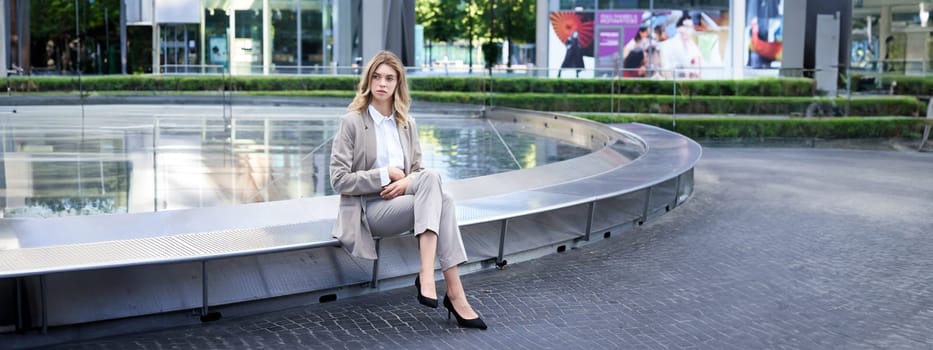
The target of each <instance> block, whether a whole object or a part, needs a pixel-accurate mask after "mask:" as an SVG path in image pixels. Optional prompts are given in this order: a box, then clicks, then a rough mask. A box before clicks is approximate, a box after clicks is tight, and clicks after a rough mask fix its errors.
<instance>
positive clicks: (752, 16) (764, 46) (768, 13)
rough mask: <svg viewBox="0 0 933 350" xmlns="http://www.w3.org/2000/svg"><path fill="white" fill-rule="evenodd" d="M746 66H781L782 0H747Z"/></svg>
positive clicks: (782, 41) (782, 34) (782, 43)
mask: <svg viewBox="0 0 933 350" xmlns="http://www.w3.org/2000/svg"><path fill="white" fill-rule="evenodd" d="M747 6H748V7H747V12H748V13H747V17H746V23H748V27H747V28H746V33H748V34H747V35H748V36H747V38H748V63H747V65H748V67H751V68H757V69H771V68H780V67H781V57H782V55H783V52H784V0H748V5H747Z"/></svg>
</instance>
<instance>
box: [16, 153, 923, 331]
mask: <svg viewBox="0 0 933 350" xmlns="http://www.w3.org/2000/svg"><path fill="white" fill-rule="evenodd" d="M704 152H705V153H704V156H703V159H702V160H701V161H700V164H699V165H698V166H697V168H696V173H695V177H696V193H695V195H694V197H693V198H692V199H691V200H690V201H688V202H687V203H686V204H685V205H683V206H681V207H678V208H677V209H675V210H674V211H673V212H671V213H669V214H667V215H664V216H662V217H661V218H659V219H657V220H655V221H651V222H649V223H647V224H646V225H645V226H642V227H639V228H637V229H636V230H634V231H628V232H620V233H615V232H614V233H613V236H612V238H611V239H609V240H607V241H604V242H601V243H599V244H595V245H591V246H588V247H585V248H581V249H577V250H571V251H568V252H565V253H560V254H553V255H550V256H547V257H544V258H541V259H538V260H535V261H532V262H527V263H521V264H515V265H510V266H509V268H508V269H506V270H504V271H495V270H490V271H484V272H480V273H476V274H472V275H468V276H465V277H464V283H465V285H466V286H467V288H468V293H470V294H471V297H472V299H471V303H472V304H473V305H474V307H475V308H476V309H477V310H478V311H479V312H480V313H481V314H482V316H483V318H484V319H485V320H486V322H487V323H488V324H489V326H490V328H489V330H487V331H477V330H465V329H460V328H457V326H456V323H455V321H450V322H448V321H446V311H443V309H436V310H435V309H428V308H425V307H423V306H420V305H419V304H418V303H417V301H416V300H415V297H414V288H403V289H400V290H394V291H389V292H384V293H379V294H373V295H367V296H362V297H358V298H352V299H344V300H339V301H335V302H331V303H325V304H314V305H309V306H305V307H299V308H292V309H287V310H283V311H275V312H270V313H266V314H260V315H254V316H248V317H241V318H232V317H228V318H224V319H221V320H219V321H216V322H213V323H208V324H203V325H198V326H193V327H184V328H176V329H168V330H163V331H157V332H151V333H144V334H129V335H122V336H117V337H112V338H105V339H99V340H94V341H87V342H82V343H73V344H65V345H60V346H58V347H57V348H62V349H65V348H69V349H70V348H78V349H164V348H178V349H188V348H196V349H223V348H236V349H244V348H274V349H280V348H309V349H379V348H387V349H403V348H408V349H410V348H448V349H467V348H477V349H620V348H632V349H642V348H644V349H682V348H684V349H835V348H838V349H876V348H884V349H919V348H931V347H933V154H931V153H918V152H915V151H914V152H892V151H869V150H837V149H772V148H740V149H732V148H706V149H705V150H704ZM438 286H439V293H440V294H441V295H443V283H439V284H438ZM52 331H53V332H54V331H55V330H54V329H53V330H52ZM0 348H2V344H0Z"/></svg>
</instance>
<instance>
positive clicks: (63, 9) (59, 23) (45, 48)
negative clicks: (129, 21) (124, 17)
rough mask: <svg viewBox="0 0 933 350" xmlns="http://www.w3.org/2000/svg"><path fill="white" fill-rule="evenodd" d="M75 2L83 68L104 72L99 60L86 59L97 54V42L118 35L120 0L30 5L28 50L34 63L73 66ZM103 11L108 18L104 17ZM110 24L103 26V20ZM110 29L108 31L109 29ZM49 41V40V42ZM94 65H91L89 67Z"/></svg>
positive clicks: (51, 0)
mask: <svg viewBox="0 0 933 350" xmlns="http://www.w3.org/2000/svg"><path fill="white" fill-rule="evenodd" d="M76 3H77V5H78V24H79V26H80V28H78V29H79V36H80V44H81V51H82V54H81V57H82V60H81V65H82V67H81V69H82V71H92V70H96V71H97V72H103V68H102V67H101V65H100V64H99V63H98V62H99V60H98V61H95V60H91V59H89V58H90V57H91V56H92V54H96V45H97V44H98V43H100V44H101V45H102V46H104V47H106V43H104V39H105V38H107V37H108V36H109V38H110V39H111V41H113V39H114V38H118V37H119V36H118V35H119V23H120V22H119V14H120V0H77V1H75V0H46V1H43V2H42V4H41V6H37V5H38V4H36V3H34V4H33V5H32V6H30V21H29V24H30V27H29V28H30V29H29V30H30V35H31V37H32V38H31V43H30V45H31V50H32V53H33V54H32V55H31V57H30V60H31V62H30V64H31V65H32V66H33V67H50V66H51V67H54V68H56V69H59V70H71V69H75V67H74V66H73V65H74V64H75V62H76V58H77V56H72V55H76V52H73V51H74V46H75V45H74V44H75V4H76ZM105 12H106V13H107V15H108V16H109V19H108V20H106V21H105V18H104V15H105ZM105 23H106V24H108V25H109V28H105V25H104V24H105ZM108 32H109V33H108ZM50 43H51V44H50ZM92 67H93V69H92Z"/></svg>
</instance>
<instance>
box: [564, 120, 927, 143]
mask: <svg viewBox="0 0 933 350" xmlns="http://www.w3.org/2000/svg"><path fill="white" fill-rule="evenodd" d="M579 116H580V117H583V118H587V119H591V120H594V121H599V122H603V123H630V122H638V123H642V124H648V125H654V126H657V127H661V128H664V129H667V130H671V131H676V132H678V133H681V134H683V135H685V136H687V137H690V138H692V139H696V140H715V139H735V138H740V139H766V138H820V139H852V138H895V137H904V138H911V137H917V136H918V135H919V134H920V133H922V131H923V125H924V122H923V120H922V119H919V118H905V117H893V118H882V117H872V118H867V117H866V118H821V119H813V118H791V119H769V118H754V117H751V118H729V117H691V118H677V120H676V126H675V123H674V122H673V119H672V118H671V117H659V116H618V115H617V116H609V115H586V114H583V115H579Z"/></svg>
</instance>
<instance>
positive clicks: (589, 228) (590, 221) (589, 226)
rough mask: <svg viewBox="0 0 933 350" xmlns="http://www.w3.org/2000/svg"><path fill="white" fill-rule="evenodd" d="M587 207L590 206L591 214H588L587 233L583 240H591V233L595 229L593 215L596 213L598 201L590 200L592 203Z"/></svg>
mask: <svg viewBox="0 0 933 350" xmlns="http://www.w3.org/2000/svg"><path fill="white" fill-rule="evenodd" d="M587 207H588V211H589V215H587V216H586V234H585V235H583V240H585V241H589V240H590V233H591V232H592V229H593V217H594V216H595V215H596V202H590V204H589V205H587Z"/></svg>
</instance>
